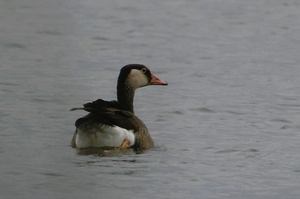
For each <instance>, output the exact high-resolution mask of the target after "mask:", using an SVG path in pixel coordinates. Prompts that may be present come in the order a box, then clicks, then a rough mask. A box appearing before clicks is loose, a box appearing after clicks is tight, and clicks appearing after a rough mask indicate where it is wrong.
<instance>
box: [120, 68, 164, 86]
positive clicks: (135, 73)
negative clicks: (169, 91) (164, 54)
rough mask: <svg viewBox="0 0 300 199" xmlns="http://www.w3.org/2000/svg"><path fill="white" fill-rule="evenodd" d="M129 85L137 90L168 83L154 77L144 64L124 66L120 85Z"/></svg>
mask: <svg viewBox="0 0 300 199" xmlns="http://www.w3.org/2000/svg"><path fill="white" fill-rule="evenodd" d="M122 82H123V84H124V83H125V82H127V83H129V84H130V86H132V88H134V89H136V88H139V87H144V86H147V85H167V84H168V83H167V82H165V81H163V80H160V79H158V78H157V77H156V76H154V75H153V74H152V73H151V71H150V70H149V68H148V67H147V66H145V65H142V64H128V65H126V66H124V67H123V68H122V69H121V71H120V75H119V80H118V84H121V83H122Z"/></svg>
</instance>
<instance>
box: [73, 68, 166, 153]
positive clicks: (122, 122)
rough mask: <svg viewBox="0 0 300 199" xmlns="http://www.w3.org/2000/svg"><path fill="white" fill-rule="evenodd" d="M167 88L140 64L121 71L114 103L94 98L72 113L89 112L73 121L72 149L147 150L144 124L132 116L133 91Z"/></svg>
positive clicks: (149, 142) (151, 144) (149, 143)
mask: <svg viewBox="0 0 300 199" xmlns="http://www.w3.org/2000/svg"><path fill="white" fill-rule="evenodd" d="M148 85H168V83H167V82H166V81H164V80H161V79H159V78H158V77H156V76H155V75H153V74H152V73H151V71H150V70H149V68H148V67H147V66H145V65H142V64H128V65H126V66H124V67H123V68H121V70H120V74H119V77H118V83H117V101H115V100H114V101H105V100H102V99H98V100H96V101H93V102H89V103H86V104H84V105H83V107H80V108H72V109H71V111H74V110H85V111H87V112H89V113H88V114H87V115H86V116H84V117H82V118H79V119H78V120H77V121H76V122H75V126H76V130H75V133H74V135H73V138H72V141H71V146H72V147H73V148H78V149H84V148H91V147H93V148H94V147H97V148H133V149H134V150H147V149H150V148H152V147H154V142H153V140H152V138H151V136H150V134H149V132H148V129H147V127H146V125H145V124H144V123H143V122H142V120H140V119H139V118H138V117H137V116H136V115H135V114H134V108H133V99H134V93H135V90H136V89H137V88H141V87H145V86H148Z"/></svg>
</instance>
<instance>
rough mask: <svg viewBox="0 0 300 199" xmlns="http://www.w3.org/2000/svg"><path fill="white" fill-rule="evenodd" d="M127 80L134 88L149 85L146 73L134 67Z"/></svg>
mask: <svg viewBox="0 0 300 199" xmlns="http://www.w3.org/2000/svg"><path fill="white" fill-rule="evenodd" d="M127 80H128V81H129V83H130V85H131V86H132V87H133V88H134V89H137V88H139V87H143V86H147V85H148V84H149V82H148V78H147V77H146V75H145V74H143V73H142V72H141V71H140V70H138V69H132V70H131V71H130V73H129V75H128V77H127Z"/></svg>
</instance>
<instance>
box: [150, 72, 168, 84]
mask: <svg viewBox="0 0 300 199" xmlns="http://www.w3.org/2000/svg"><path fill="white" fill-rule="evenodd" d="M150 85H168V83H167V82H166V81H164V80H161V79H159V78H158V77H156V76H155V75H152V74H151V81H150Z"/></svg>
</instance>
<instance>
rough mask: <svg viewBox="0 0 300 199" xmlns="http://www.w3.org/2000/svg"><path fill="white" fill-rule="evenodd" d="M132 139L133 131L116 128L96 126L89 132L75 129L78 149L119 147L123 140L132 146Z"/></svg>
mask: <svg viewBox="0 0 300 199" xmlns="http://www.w3.org/2000/svg"><path fill="white" fill-rule="evenodd" d="M134 138H135V137H134V133H133V130H127V129H124V128H121V127H118V126H113V127H112V126H107V125H98V126H95V127H94V128H93V129H91V130H90V131H89V132H83V131H82V129H77V136H76V139H75V142H76V146H77V147H78V148H88V147H119V146H121V144H122V143H123V141H124V140H128V141H129V143H130V146H132V145H134V140H135V139H134Z"/></svg>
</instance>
